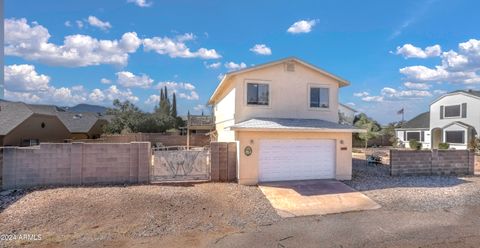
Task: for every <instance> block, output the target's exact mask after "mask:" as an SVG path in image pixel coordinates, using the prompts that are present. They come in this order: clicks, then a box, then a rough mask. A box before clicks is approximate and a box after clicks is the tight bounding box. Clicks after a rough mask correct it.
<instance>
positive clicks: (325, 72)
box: [208, 57, 350, 103]
mask: <svg viewBox="0 0 480 248" xmlns="http://www.w3.org/2000/svg"><path fill="white" fill-rule="evenodd" d="M289 61H294V62H297V63H299V64H302V65H304V66H306V67H308V68H310V69H312V70H314V71H317V72H319V73H321V74H323V75H326V76H329V77H331V78H333V79H335V80H337V81H338V82H339V84H340V87H343V86H348V85H350V82H348V81H347V80H345V79H343V78H341V77H339V76H336V75H334V74H332V73H330V72H327V71H325V70H323V69H321V68H320V67H318V66H315V65H312V64H310V63H308V62H306V61H303V60H301V59H299V58H297V57H287V58H284V59H279V60H275V61H271V62H268V63H264V64H259V65H255V66H251V67H247V68H245V69H241V70H237V71H232V72H228V73H226V74H225V75H224V76H223V78H222V80H221V81H220V83H219V84H218V86H217V88H216V89H215V91H214V92H213V94H212V96H211V97H210V99H209V101H208V102H209V103H212V102H213V99H214V98H215V97H216V96H217V94H218V92H219V90H220V88H221V87H222V86H223V84H224V83H225V82H226V81H227V80H228V79H229V78H230V77H232V76H234V75H238V74H241V73H245V72H249V71H254V70H259V69H262V68H265V67H270V66H273V65H277V64H281V63H284V62H289Z"/></svg>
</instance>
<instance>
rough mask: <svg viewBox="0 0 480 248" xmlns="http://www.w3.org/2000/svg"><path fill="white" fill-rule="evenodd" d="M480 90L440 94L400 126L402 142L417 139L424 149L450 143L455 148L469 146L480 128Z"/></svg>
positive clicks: (399, 139) (405, 143) (399, 137)
mask: <svg viewBox="0 0 480 248" xmlns="http://www.w3.org/2000/svg"><path fill="white" fill-rule="evenodd" d="M479 108H480V91H475V90H456V91H453V92H450V93H447V94H444V95H442V96H440V97H439V98H437V99H435V101H433V102H432V103H431V104H430V111H428V112H425V113H422V114H420V115H418V116H416V117H415V118H413V119H412V120H410V121H408V122H406V123H405V124H404V125H403V126H402V127H401V128H398V129H396V136H397V139H398V141H399V142H400V143H401V144H404V145H405V147H407V148H408V147H409V144H408V143H409V141H410V140H412V139H415V140H417V141H420V142H421V143H422V144H423V147H424V148H434V149H436V148H438V146H439V144H440V143H448V144H449V146H450V148H452V149H467V148H468V144H469V142H470V141H471V140H472V139H474V138H475V137H478V135H479V131H480V111H479Z"/></svg>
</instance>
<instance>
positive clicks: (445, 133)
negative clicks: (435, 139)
mask: <svg viewBox="0 0 480 248" xmlns="http://www.w3.org/2000/svg"><path fill="white" fill-rule="evenodd" d="M449 132H461V133H462V140H463V143H456V142H449V141H448V140H447V133H449ZM466 133H467V132H465V130H445V131H444V132H443V137H444V141H445V143H449V144H459V145H465V144H466V137H465V135H466Z"/></svg>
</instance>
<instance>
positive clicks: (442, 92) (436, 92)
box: [433, 90, 447, 95]
mask: <svg viewBox="0 0 480 248" xmlns="http://www.w3.org/2000/svg"><path fill="white" fill-rule="evenodd" d="M445 93H447V91H446V90H434V91H433V94H435V95H443V94H445Z"/></svg>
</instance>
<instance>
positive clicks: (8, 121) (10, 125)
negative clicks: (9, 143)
mask: <svg viewBox="0 0 480 248" xmlns="http://www.w3.org/2000/svg"><path fill="white" fill-rule="evenodd" d="M31 115H33V111H32V110H31V109H30V108H29V107H28V106H27V105H26V104H25V103H22V102H6V101H0V135H7V134H8V133H10V131H12V130H13V129H14V128H16V127H17V126H18V125H20V124H21V123H22V122H24V121H25V120H26V119H28V117H30V116H31Z"/></svg>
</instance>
